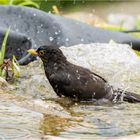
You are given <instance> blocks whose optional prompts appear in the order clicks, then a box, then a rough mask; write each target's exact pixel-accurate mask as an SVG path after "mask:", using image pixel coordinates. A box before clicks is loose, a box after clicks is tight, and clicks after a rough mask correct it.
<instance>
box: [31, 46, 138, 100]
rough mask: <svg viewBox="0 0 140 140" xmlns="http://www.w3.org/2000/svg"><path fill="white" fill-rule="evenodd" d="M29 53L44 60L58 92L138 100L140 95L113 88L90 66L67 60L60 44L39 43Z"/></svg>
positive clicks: (83, 97) (88, 97) (81, 97)
mask: <svg viewBox="0 0 140 140" xmlns="http://www.w3.org/2000/svg"><path fill="white" fill-rule="evenodd" d="M28 52H29V53H31V54H34V55H38V56H39V57H40V58H41V60H42V61H43V64H44V70H45V74H46V76H47V78H48V80H49V82H50V84H51V86H52V87H53V89H54V91H55V92H56V94H57V95H58V96H60V97H61V96H62V95H64V96H67V97H71V98H75V99H77V100H79V101H92V100H98V99H103V98H105V99H108V100H110V101H114V100H119V99H121V98H122V97H123V100H124V101H128V102H140V95H137V94H134V93H129V92H125V93H123V91H114V90H113V88H112V86H110V85H109V84H108V83H107V81H106V80H105V79H104V78H102V77H101V76H99V75H97V74H95V73H93V72H91V71H90V70H88V69H86V68H83V67H80V66H77V65H74V64H72V63H70V62H68V61H67V59H66V57H65V56H64V55H63V53H62V51H61V50H60V49H59V48H56V47H54V46H41V47H39V48H38V49H37V50H33V49H30V50H28Z"/></svg>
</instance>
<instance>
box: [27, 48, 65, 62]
mask: <svg viewBox="0 0 140 140" xmlns="http://www.w3.org/2000/svg"><path fill="white" fill-rule="evenodd" d="M28 52H29V53H31V54H33V55H37V56H39V57H40V58H41V59H42V61H43V62H48V61H49V62H50V61H52V62H53V61H54V62H57V61H59V60H61V61H63V60H66V57H65V56H64V55H63V53H62V51H61V50H60V49H59V48H57V47H54V46H40V47H39V48H38V49H37V50H34V49H30V50H28Z"/></svg>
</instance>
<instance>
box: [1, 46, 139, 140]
mask: <svg viewBox="0 0 140 140" xmlns="http://www.w3.org/2000/svg"><path fill="white" fill-rule="evenodd" d="M61 49H62V51H63V52H64V54H65V55H66V57H67V58H68V60H69V61H71V62H72V63H74V64H77V65H81V66H83V67H86V68H89V69H90V70H91V71H94V72H95V73H97V74H100V75H101V76H103V77H104V78H106V79H107V80H108V82H109V83H110V84H111V85H112V86H114V87H115V88H118V87H119V88H122V89H124V90H126V89H127V90H128V91H132V92H136V93H138V94H140V82H139V81H140V77H139V75H140V63H139V62H140V58H139V57H138V56H137V55H136V54H135V53H134V52H133V51H132V49H131V47H130V46H128V45H121V44H115V43H110V44H87V45H83V44H80V45H76V46H72V47H69V48H65V47H61ZM15 84H16V89H14V91H13V92H15V93H16V94H12V95H10V96H12V100H11V98H8V99H7V98H6V99H5V95H3V98H0V99H1V100H2V101H1V100H0V101H1V102H0V120H1V123H0V136H1V137H3V138H5V139H14V138H26V137H35V138H36V137H51V136H56V138H70V139H80V138H81V139H86V140H91V139H94V138H95V139H96V138H97V139H101V138H103V139H104V138H105V137H107V138H109V137H115V138H116V137H120V136H127V135H128V136H130V135H140V112H139V110H140V106H139V104H130V103H125V102H123V103H119V104H116V105H112V104H107V105H105V106H97V105H95V104H94V103H75V102H73V101H72V100H70V99H69V98H58V97H57V96H56V94H55V93H54V91H53V90H52V88H51V86H50V85H49V82H48V81H47V79H46V77H45V75H44V70H43V65H42V62H41V61H40V60H38V61H36V62H33V63H31V64H29V65H28V66H22V67H21V78H20V79H18V81H16V83H15ZM7 96H8V95H7ZM5 100H6V103H5ZM7 131H9V133H8V134H7ZM50 139H51V138H50Z"/></svg>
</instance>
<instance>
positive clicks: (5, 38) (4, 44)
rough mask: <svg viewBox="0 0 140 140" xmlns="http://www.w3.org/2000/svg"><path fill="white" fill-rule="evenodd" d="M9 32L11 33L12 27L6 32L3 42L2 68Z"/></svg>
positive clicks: (0, 61)
mask: <svg viewBox="0 0 140 140" xmlns="http://www.w3.org/2000/svg"><path fill="white" fill-rule="evenodd" d="M9 32H10V27H9V28H8V30H7V31H6V34H5V36H4V40H3V42H2V46H1V59H0V66H1V65H2V64H3V61H4V57H5V49H6V43H7V39H8V35H9Z"/></svg>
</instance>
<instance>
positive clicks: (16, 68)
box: [12, 55, 20, 78]
mask: <svg viewBox="0 0 140 140" xmlns="http://www.w3.org/2000/svg"><path fill="white" fill-rule="evenodd" d="M12 75H13V78H14V77H20V67H19V63H18V61H17V60H16V57H15V56H14V55H13V58H12Z"/></svg>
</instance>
